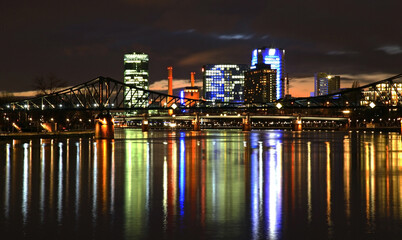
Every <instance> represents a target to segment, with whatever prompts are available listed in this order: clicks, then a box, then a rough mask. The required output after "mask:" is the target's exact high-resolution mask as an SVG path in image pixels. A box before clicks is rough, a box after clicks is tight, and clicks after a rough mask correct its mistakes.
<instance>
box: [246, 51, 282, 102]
mask: <svg viewBox="0 0 402 240" xmlns="http://www.w3.org/2000/svg"><path fill="white" fill-rule="evenodd" d="M259 59H260V60H261V59H262V61H263V62H262V63H264V64H269V65H271V69H275V70H276V99H280V98H283V97H284V96H285V50H283V49H280V48H266V47H262V48H257V49H254V50H253V53H252V57H251V67H250V69H251V70H253V69H256V67H257V64H258V63H260V62H259Z"/></svg>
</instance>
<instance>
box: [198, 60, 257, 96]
mask: <svg viewBox="0 0 402 240" xmlns="http://www.w3.org/2000/svg"><path fill="white" fill-rule="evenodd" d="M247 70H249V67H248V65H247V64H207V65H204V66H203V88H204V98H205V100H210V101H212V102H213V103H241V102H244V95H243V91H244V73H245V72H246V71H247Z"/></svg>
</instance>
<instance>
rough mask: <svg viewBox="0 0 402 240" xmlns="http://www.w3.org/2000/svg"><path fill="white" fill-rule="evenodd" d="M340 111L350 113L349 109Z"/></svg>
mask: <svg viewBox="0 0 402 240" xmlns="http://www.w3.org/2000/svg"><path fill="white" fill-rule="evenodd" d="M342 112H343V113H345V114H347V113H350V110H343V111H342Z"/></svg>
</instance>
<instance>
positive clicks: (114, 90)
mask: <svg viewBox="0 0 402 240" xmlns="http://www.w3.org/2000/svg"><path fill="white" fill-rule="evenodd" d="M138 95H141V96H142V97H141V99H135V98H133V96H138ZM142 99H147V100H146V101H144V100H142ZM204 102H205V101H204V100H201V99H189V98H180V97H177V96H172V95H168V94H164V93H159V92H155V91H151V90H146V89H142V88H138V87H135V86H132V85H129V84H125V83H122V82H119V81H117V80H114V79H112V78H108V77H98V78H95V79H93V80H91V81H88V82H85V83H82V84H79V85H76V86H74V87H70V88H67V89H63V90H61V91H57V92H55V93H52V94H48V95H43V96H39V97H34V98H30V99H24V100H20V101H15V102H10V103H6V104H2V105H1V106H0V110H2V111H9V110H12V111H35V110H75V111H99V110H100V111H103V110H116V111H118V110H121V111H122V110H125V111H127V110H144V109H146V110H150V109H172V108H182V109H186V108H197V107H199V106H200V105H202V104H203V103H204ZM128 103H129V104H128Z"/></svg>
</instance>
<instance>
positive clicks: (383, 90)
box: [359, 83, 402, 106]
mask: <svg viewBox="0 0 402 240" xmlns="http://www.w3.org/2000/svg"><path fill="white" fill-rule="evenodd" d="M401 92H402V83H394V84H389V83H380V84H377V85H375V87H369V88H367V89H366V90H363V91H362V96H361V97H362V99H361V101H360V104H361V105H363V106H369V105H370V103H376V102H384V103H386V104H388V105H389V106H398V103H399V95H400V93H401ZM359 97H360V96H359Z"/></svg>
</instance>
